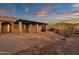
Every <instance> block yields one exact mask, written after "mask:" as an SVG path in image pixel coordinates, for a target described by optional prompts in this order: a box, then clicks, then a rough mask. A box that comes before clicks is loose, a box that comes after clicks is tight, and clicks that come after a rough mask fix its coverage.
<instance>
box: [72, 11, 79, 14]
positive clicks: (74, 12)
mask: <svg viewBox="0 0 79 59" xmlns="http://www.w3.org/2000/svg"><path fill="white" fill-rule="evenodd" d="M71 14H72V15H79V11H72V13H71Z"/></svg>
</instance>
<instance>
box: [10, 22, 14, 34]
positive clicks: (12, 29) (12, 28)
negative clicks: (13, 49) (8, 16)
mask: <svg viewBox="0 0 79 59" xmlns="http://www.w3.org/2000/svg"><path fill="white" fill-rule="evenodd" d="M11 32H12V33H13V32H14V23H11Z"/></svg>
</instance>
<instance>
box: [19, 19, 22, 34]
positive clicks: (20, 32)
mask: <svg viewBox="0 0 79 59" xmlns="http://www.w3.org/2000/svg"><path fill="white" fill-rule="evenodd" d="M19 34H22V22H21V21H19Z"/></svg>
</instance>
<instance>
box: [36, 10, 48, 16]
mask: <svg viewBox="0 0 79 59" xmlns="http://www.w3.org/2000/svg"><path fill="white" fill-rule="evenodd" d="M47 13H48V10H47V9H42V10H40V11H38V12H37V13H36V15H37V16H46V15H47Z"/></svg>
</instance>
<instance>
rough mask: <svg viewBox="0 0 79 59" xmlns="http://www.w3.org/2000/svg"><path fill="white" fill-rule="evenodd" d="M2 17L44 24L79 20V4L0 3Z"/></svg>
mask: <svg viewBox="0 0 79 59" xmlns="http://www.w3.org/2000/svg"><path fill="white" fill-rule="evenodd" d="M0 16H12V17H16V18H20V19H25V20H36V21H44V22H45V21H52V20H62V19H66V18H79V3H12V4H11V3H0Z"/></svg>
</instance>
